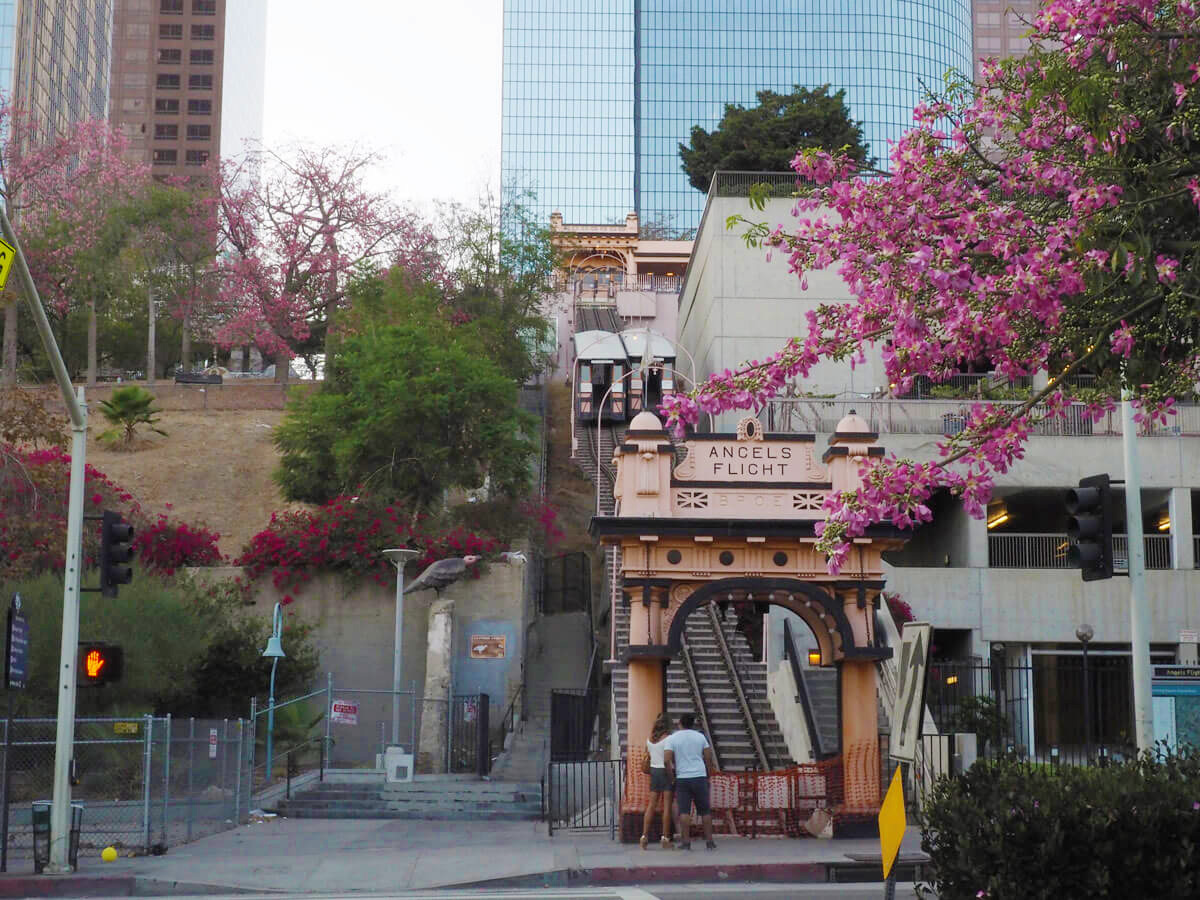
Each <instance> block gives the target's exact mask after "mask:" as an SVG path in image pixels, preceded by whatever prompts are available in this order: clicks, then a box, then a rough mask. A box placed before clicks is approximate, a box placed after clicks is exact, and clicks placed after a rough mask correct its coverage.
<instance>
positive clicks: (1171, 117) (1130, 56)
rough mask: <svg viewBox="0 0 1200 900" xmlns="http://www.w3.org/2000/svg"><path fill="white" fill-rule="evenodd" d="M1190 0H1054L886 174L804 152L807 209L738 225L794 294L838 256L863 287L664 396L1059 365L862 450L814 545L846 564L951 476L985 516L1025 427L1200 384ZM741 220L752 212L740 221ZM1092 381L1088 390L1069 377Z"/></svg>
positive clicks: (768, 391) (1158, 406) (696, 397)
mask: <svg viewBox="0 0 1200 900" xmlns="http://www.w3.org/2000/svg"><path fill="white" fill-rule="evenodd" d="M1197 9H1198V4H1197V3H1194V2H1188V0H1159V2H1155V0H1047V2H1046V3H1044V5H1043V6H1042V8H1041V9H1040V11H1039V12H1038V13H1037V14H1036V15H1035V17H1034V19H1033V21H1032V23H1031V26H1032V29H1033V36H1034V38H1035V44H1034V47H1033V50H1032V52H1031V53H1030V54H1029V55H1028V56H1026V57H1023V58H1018V59H1010V60H1007V61H1004V62H1003V63H991V64H989V65H987V66H985V68H984V74H983V84H982V85H980V86H979V87H978V88H976V87H975V86H972V85H970V84H967V83H962V82H959V83H952V84H951V85H950V86H949V87H948V90H947V92H946V94H945V95H943V96H941V97H939V98H935V99H931V100H930V101H929V102H928V103H927V104H925V105H922V106H921V107H919V108H918V109H917V110H916V111H915V114H914V119H915V127H914V128H913V130H912V131H910V132H908V133H907V134H906V135H905V136H904V137H903V138H901V139H900V140H899V141H897V142H896V143H895V144H893V145H892V146H891V148H890V153H889V157H890V161H891V165H890V173H888V174H886V175H885V174H884V173H875V172H869V173H863V172H861V171H859V170H858V168H857V166H856V165H855V164H854V163H853V161H851V160H849V159H845V158H839V157H838V156H837V155H831V154H828V153H824V152H817V151H805V152H802V153H800V154H798V155H797V156H796V158H795V160H794V161H793V168H794V169H795V170H796V172H797V174H798V176H799V177H800V182H799V183H800V199H799V200H798V201H797V204H796V216H797V219H796V221H795V222H794V223H793V224H791V225H790V226H788V227H785V226H783V225H780V226H777V227H771V226H770V225H767V224H757V223H747V224H749V229H748V232H747V238H748V239H749V240H751V241H752V242H757V243H759V244H760V245H763V246H765V247H767V248H768V255H770V254H772V253H773V254H775V255H776V256H778V257H783V259H784V260H785V261H786V264H787V265H788V266H789V269H790V271H792V272H793V273H795V275H796V277H797V279H798V280H799V284H800V287H801V289H802V290H804V289H806V288H807V275H808V273H810V272H812V271H814V270H821V269H826V268H833V269H834V270H836V271H837V272H838V273H839V274H840V275H841V277H842V278H843V279H844V280H845V281H846V283H847V284H848V285H849V287H850V291H851V294H852V299H851V300H850V301H849V302H846V303H842V304H836V305H823V306H819V307H818V308H816V309H815V310H814V311H812V312H811V313H809V315H808V318H807V330H806V332H805V333H803V334H801V335H799V336H797V337H795V338H792V339H791V340H789V341H788V342H787V343H786V344H785V345H784V346H783V347H782V348H781V349H780V350H779V351H778V352H777V353H775V354H773V355H772V356H770V357H769V358H768V359H766V360H762V361H759V362H755V363H751V364H747V365H745V366H743V367H741V368H740V369H738V370H737V371H733V372H729V371H727V372H724V373H722V374H720V375H717V376H714V377H713V378H711V379H710V380H709V381H708V382H707V383H705V384H703V385H701V386H700V387H699V388H698V389H697V390H696V391H695V392H694V393H693V394H691V395H677V396H676V397H675V398H672V399H671V401H669V402H668V403H667V404H666V405H665V407H664V412H665V413H666V414H667V416H668V418H669V419H670V420H671V421H672V422H673V424H674V426H675V427H676V428H677V429H679V428H682V427H683V426H685V425H688V424H691V423H695V422H696V421H697V420H698V417H699V415H700V414H701V413H703V412H711V413H719V412H721V411H724V410H730V409H748V408H755V407H759V406H761V405H762V404H763V403H765V402H766V401H767V400H768V399H769V398H771V397H772V396H774V395H775V394H776V393H778V392H779V391H780V390H781V389H782V388H783V387H784V386H785V385H787V384H788V383H790V382H792V381H793V380H794V379H803V378H805V377H806V375H807V374H808V373H809V371H810V370H811V369H812V367H813V366H814V365H815V364H816V363H817V362H818V361H821V360H841V361H847V362H849V363H851V364H853V363H854V362H856V361H858V360H861V359H863V358H864V356H865V353H866V352H868V350H870V351H871V352H875V353H880V354H881V355H882V360H883V364H884V367H885V370H886V372H887V375H888V379H889V382H890V383H892V384H893V385H894V386H895V387H896V389H897V390H898V391H899V392H905V391H907V390H908V388H909V387H910V386H911V385H912V383H913V381H914V379H916V378H918V377H922V376H923V377H926V378H929V379H931V380H932V381H934V382H939V381H945V380H946V379H948V378H949V377H950V376H951V375H952V374H953V373H955V372H956V371H958V370H959V367H960V366H961V365H962V364H963V363H964V362H967V361H976V360H986V361H987V363H988V365H989V367H990V368H992V369H993V370H994V371H996V372H997V373H999V374H1002V375H1006V376H1022V375H1032V374H1034V373H1038V372H1046V373H1048V376H1049V380H1048V384H1047V386H1046V387H1045V388H1044V389H1040V390H1037V391H1034V393H1033V396H1031V397H1030V398H1029V400H1028V401H1027V402H1023V403H1020V404H1017V405H1015V406H999V405H994V404H988V403H978V404H976V405H975V406H974V407H973V408H972V409H971V410H970V413H969V415H968V420H967V427H966V429H965V430H964V431H963V432H962V433H961V434H958V435H956V436H954V437H950V438H947V439H946V441H945V443H944V444H942V445H941V446H940V454H939V456H938V457H937V458H936V459H933V460H923V461H918V460H911V459H899V458H896V457H894V456H889V457H885V458H882V459H872V460H869V461H867V462H866V463H865V464H864V466H863V476H864V478H863V487H862V488H861V489H859V490H857V491H853V492H846V493H841V494H838V495H834V496H831V497H830V498H829V500H828V502H827V503H826V507H825V513H826V520H825V522H823V523H821V524H820V525H819V528H818V532H819V533H820V534H821V542H820V544H819V546H820V547H821V549H822V550H823V551H824V552H825V553H826V555H827V557H828V563H829V568H830V570H831V571H835V572H836V571H837V570H838V569H839V568H840V567H841V565H842V562H843V560H844V558H845V555H846V552H847V549H848V543H849V541H850V540H851V539H852V538H854V537H855V536H857V535H861V534H862V533H863V532H864V530H865V529H866V527H867V526H868V525H870V524H872V523H878V522H888V523H892V524H894V525H897V526H900V527H905V528H907V527H911V526H913V525H914V524H916V523H919V522H923V521H927V520H929V519H930V517H931V513H930V510H929V506H928V503H927V501H928V499H929V497H930V496H931V494H932V493H933V492H934V491H936V490H939V489H949V490H951V491H953V492H955V493H956V494H958V495H959V496H961V498H962V500H963V502H964V505H965V507H966V509H967V510H968V511H969V512H970V513H971V514H973V515H975V516H982V515H984V513H985V511H986V507H987V502H988V499H989V497H990V496H991V491H992V484H993V479H994V477H995V476H996V475H997V474H999V473H1003V472H1005V471H1007V470H1008V469H1009V468H1010V467H1011V466H1013V465H1014V464H1015V463H1016V462H1017V461H1018V460H1019V459H1020V458H1021V457H1022V454H1023V453H1024V447H1025V443H1026V441H1027V439H1028V437H1029V434H1030V430H1031V428H1032V427H1033V426H1034V425H1035V424H1036V423H1037V422H1038V421H1041V420H1043V419H1047V418H1055V417H1061V416H1064V415H1066V410H1067V409H1068V407H1069V404H1070V402H1071V401H1072V400H1078V401H1082V402H1083V403H1084V406H1083V409H1084V410H1085V414H1087V415H1091V416H1093V417H1099V416H1100V415H1102V414H1103V413H1104V412H1105V411H1107V410H1109V409H1111V408H1112V406H1113V402H1114V401H1113V398H1114V397H1116V396H1118V395H1119V392H1120V390H1121V389H1122V388H1124V389H1128V390H1130V391H1131V392H1132V394H1133V396H1134V400H1135V403H1136V404H1137V405H1138V408H1139V413H1138V417H1139V419H1141V420H1142V421H1145V420H1147V419H1161V418H1162V417H1164V416H1167V415H1169V414H1170V413H1171V406H1172V404H1173V402H1174V399H1175V398H1176V397H1181V396H1190V395H1192V394H1193V392H1194V391H1195V388H1196V384H1197V382H1198V381H1200V349H1198V348H1200V344H1198V340H1200V266H1198V265H1197V262H1198V260H1197V255H1198V254H1200V234H1198V226H1200V215H1198V210H1197V207H1198V205H1200V163H1198V162H1197V155H1196V141H1197V140H1198V139H1200V16H1198V13H1197ZM743 221H744V220H743ZM1080 372H1087V373H1089V374H1091V375H1094V376H1095V377H1096V386H1095V388H1094V389H1092V390H1089V391H1080V390H1077V389H1074V388H1071V387H1069V386H1068V385H1069V382H1070V380H1071V379H1070V376H1072V375H1074V374H1076V373H1080Z"/></svg>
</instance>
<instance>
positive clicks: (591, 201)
mask: <svg viewBox="0 0 1200 900" xmlns="http://www.w3.org/2000/svg"><path fill="white" fill-rule="evenodd" d="M952 68H953V69H957V70H958V71H959V72H962V73H965V74H967V75H970V74H971V71H972V59H971V0H874V2H872V3H869V4H868V3H863V2H862V0H824V2H817V0H505V4H504V75H503V127H502V132H503V133H502V151H501V170H502V179H503V182H504V186H505V189H506V190H507V191H512V190H513V189H514V188H527V189H529V190H531V191H533V192H535V193H536V195H537V200H536V203H535V204H534V209H535V211H536V213H537V215H538V218H539V219H541V220H542V221H546V220H547V219H548V217H549V214H550V212H552V211H559V212H562V213H563V216H564V218H565V220H566V221H568V222H577V223H584V222H586V223H596V224H604V223H616V222H621V221H624V218H625V215H626V213H628V212H630V211H631V210H632V211H636V212H637V213H638V215H639V217H640V219H641V221H642V222H643V223H646V222H658V223H661V224H663V225H667V226H669V227H673V228H677V229H690V228H695V227H696V225H697V224H698V223H699V219H700V213H701V212H702V210H703V208H704V195H703V194H702V193H700V192H699V191H697V190H695V189H693V188H692V187H690V186H689V185H688V182H687V176H686V175H684V173H683V171H682V169H681V168H680V160H679V152H678V145H679V144H680V142H685V143H686V142H687V141H688V140H689V137H690V134H691V129H692V126H693V125H701V126H702V127H704V128H706V129H709V130H711V129H712V128H713V127H714V126H715V125H716V124H717V123H718V122H719V121H720V119H721V115H722V113H723V112H724V109H725V104H726V103H738V104H742V105H753V104H754V103H756V102H757V101H756V99H755V94H756V93H757V92H758V91H760V90H762V89H764V88H768V89H771V90H775V91H779V92H788V91H790V90H791V89H792V87H793V85H797V84H798V85H801V86H802V87H809V88H813V87H818V86H820V85H822V84H829V85H831V87H832V88H833V89H834V90H838V89H840V88H845V90H846V99H847V102H848V104H849V106H850V112H851V115H852V116H853V117H854V118H856V119H860V120H862V122H863V127H864V131H865V134H866V139H867V141H868V142H869V144H870V151H871V154H872V155H873V156H875V157H877V158H878V159H879V160H880V161H881V162H883V163H885V164H886V158H887V149H888V148H887V142H888V141H889V140H895V139H896V138H898V137H899V136H900V135H901V134H902V133H903V132H904V131H905V130H906V129H907V128H908V127H909V126H910V124H911V121H912V109H913V107H914V106H915V105H916V104H917V103H918V102H920V100H921V98H922V96H923V95H924V94H925V93H926V91H928V90H936V89H938V88H939V87H940V86H941V85H942V83H943V81H942V78H943V75H944V74H945V73H946V72H947V71H948V70H949V69H952Z"/></svg>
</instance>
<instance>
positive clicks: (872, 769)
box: [837, 585, 881, 814]
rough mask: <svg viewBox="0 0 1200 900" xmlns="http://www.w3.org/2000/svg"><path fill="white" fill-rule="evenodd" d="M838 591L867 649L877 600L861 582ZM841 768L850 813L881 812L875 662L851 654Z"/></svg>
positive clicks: (846, 665)
mask: <svg viewBox="0 0 1200 900" xmlns="http://www.w3.org/2000/svg"><path fill="white" fill-rule="evenodd" d="M837 593H838V595H839V596H840V597H841V600H842V609H843V611H844V612H845V616H846V619H847V620H848V621H849V623H850V628H851V629H852V631H853V633H854V643H855V646H858V647H869V646H871V644H872V643H873V640H872V635H871V613H872V612H873V610H874V598H873V597H870V596H868V591H867V590H866V588H864V587H862V586H858V585H855V586H852V587H847V588H841V589H839V590H838V592H837ZM841 667H842V672H841V688H842V696H841V701H842V769H843V779H844V785H845V805H846V811H847V812H849V813H863V814H866V813H875V812H878V811H879V802H880V797H881V794H880V783H879V695H878V688H879V683H878V674H877V670H876V661H875V660H872V659H861V658H853V657H848V658H846V659H844V660H842V663H841Z"/></svg>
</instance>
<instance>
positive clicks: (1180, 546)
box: [1167, 488, 1196, 569]
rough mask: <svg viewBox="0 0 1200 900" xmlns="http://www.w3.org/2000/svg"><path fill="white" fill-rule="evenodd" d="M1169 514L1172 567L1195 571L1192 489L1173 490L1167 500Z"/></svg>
mask: <svg viewBox="0 0 1200 900" xmlns="http://www.w3.org/2000/svg"><path fill="white" fill-rule="evenodd" d="M1167 514H1168V515H1169V516H1170V517H1171V567H1172V568H1174V569H1193V568H1195V566H1196V544H1195V541H1193V540H1192V534H1193V532H1194V530H1195V523H1193V522H1192V490H1191V488H1172V489H1171V495H1170V497H1169V498H1168V499H1167Z"/></svg>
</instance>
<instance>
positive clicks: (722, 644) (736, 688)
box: [708, 600, 771, 772]
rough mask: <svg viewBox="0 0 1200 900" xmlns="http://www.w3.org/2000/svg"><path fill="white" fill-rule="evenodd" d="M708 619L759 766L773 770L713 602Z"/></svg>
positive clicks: (709, 606)
mask: <svg viewBox="0 0 1200 900" xmlns="http://www.w3.org/2000/svg"><path fill="white" fill-rule="evenodd" d="M708 618H709V620H710V621H711V622H712V625H713V631H715V632H716V634H717V647H718V648H719V649H720V651H721V659H722V661H723V662H724V663H725V668H726V670H728V672H729V680H730V681H731V682H732V684H733V692H734V694H736V695H737V699H738V706H739V707H741V710H742V716H743V717H744V718H745V719H746V731H747V732H749V734H750V740H751V742H752V743H753V744H754V752H755V754H756V755H757V756H758V762H759V765H761V766H762V770H763V771H764V772H769V771H770V770H771V763H770V762H769V761H768V760H767V753H766V751H765V750H763V745H762V739H761V738H759V736H758V726H757V725H756V724H755V722H754V713H753V712H752V711H751V709H750V704H749V702H748V701H747V700H746V692H745V691H744V690H742V676H741V675H739V674H738V670H737V666H735V665H734V664H733V655H732V654H731V653H730V652H729V644H728V643H727V642H726V641H725V629H724V628H722V627H721V617H720V614H719V613H718V612H717V605H716V604H715V603H713V602H712V601H711V600H710V601H708Z"/></svg>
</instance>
